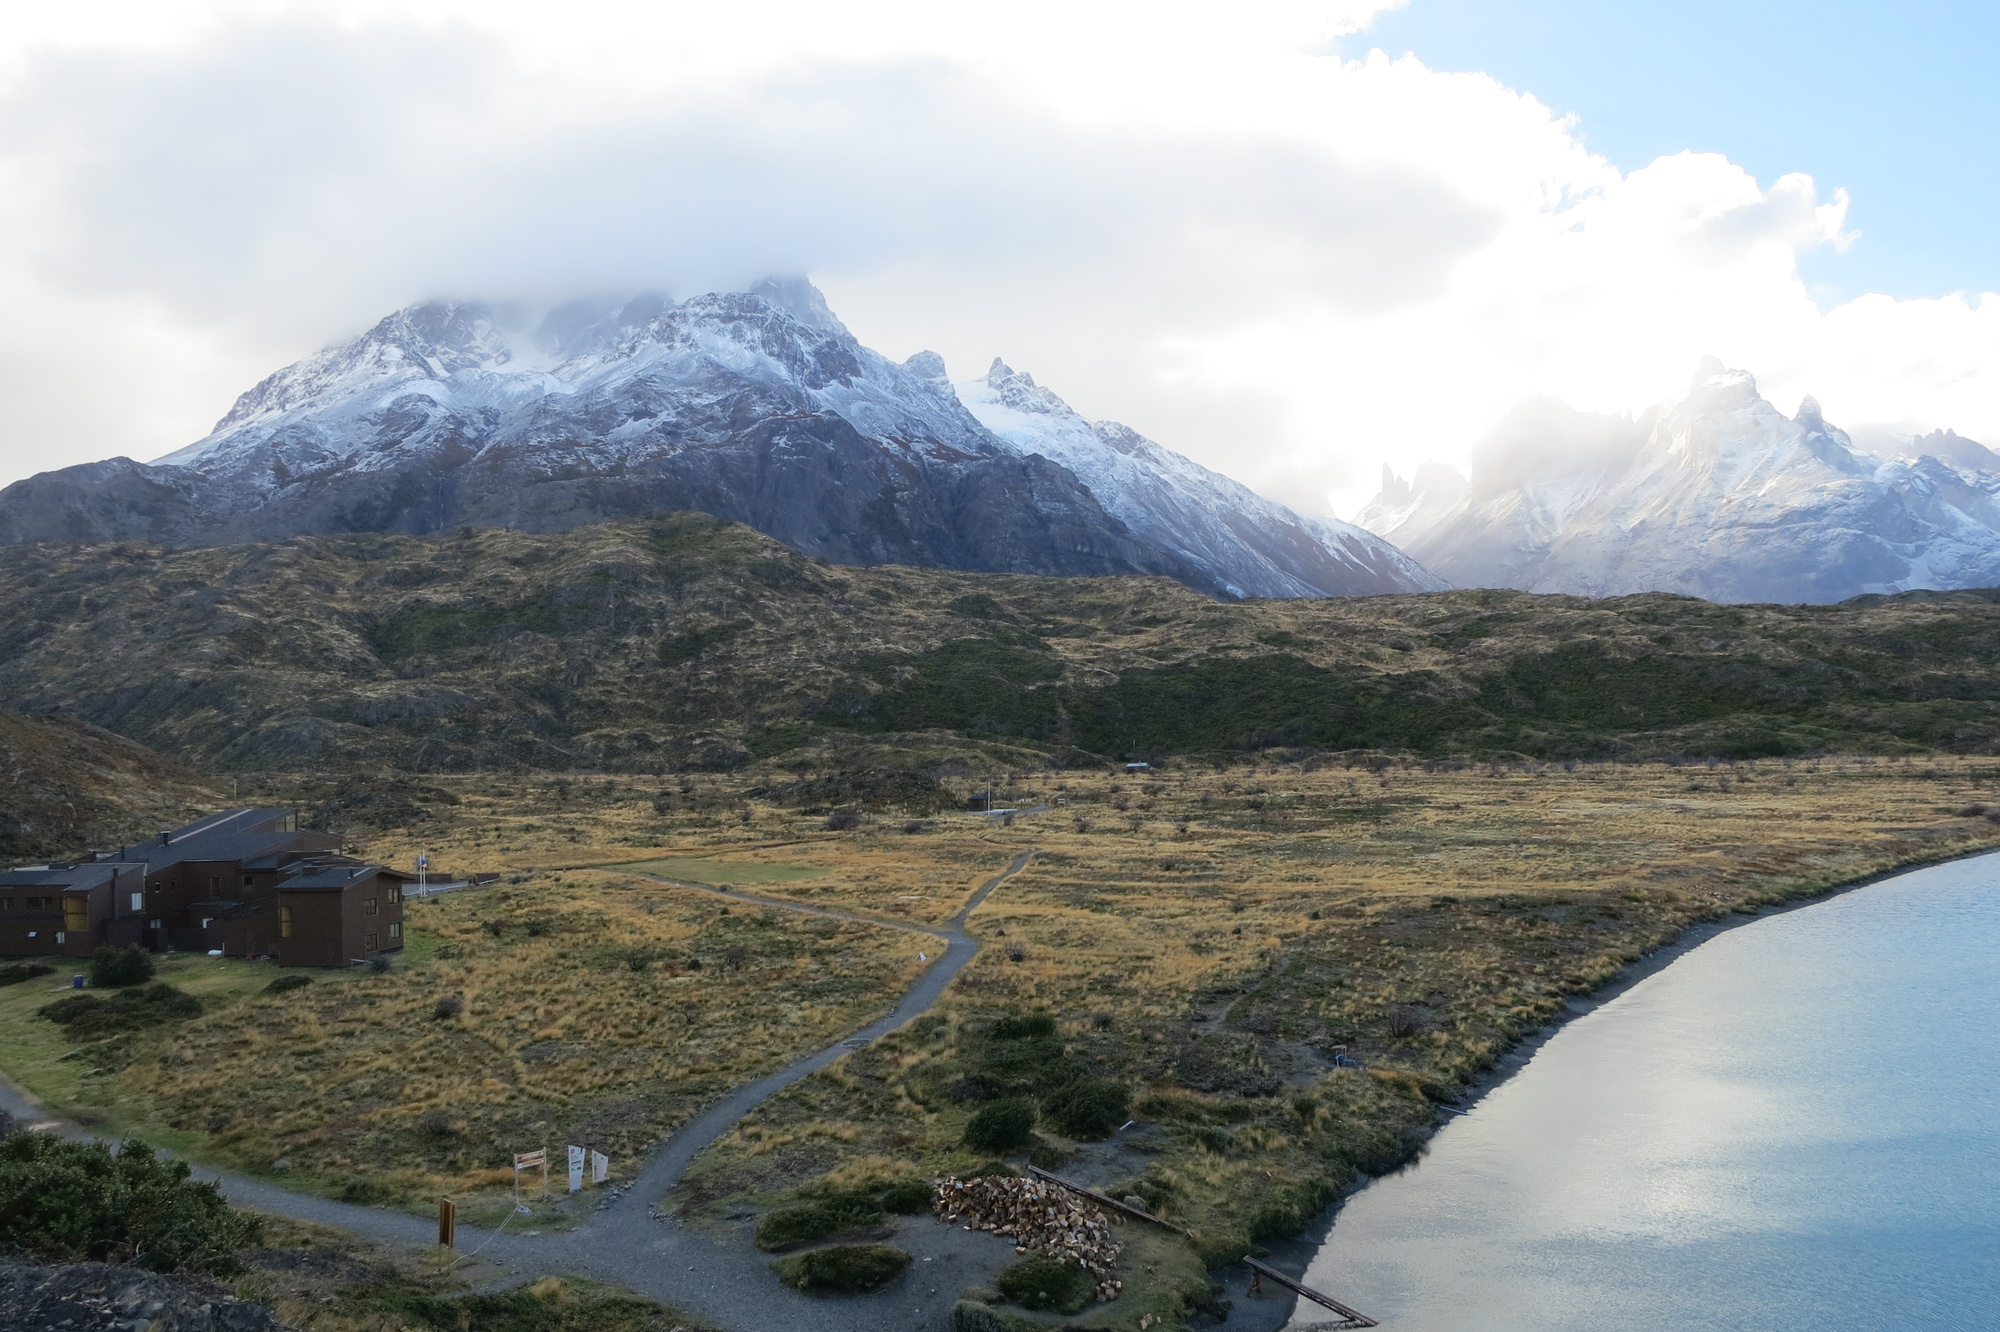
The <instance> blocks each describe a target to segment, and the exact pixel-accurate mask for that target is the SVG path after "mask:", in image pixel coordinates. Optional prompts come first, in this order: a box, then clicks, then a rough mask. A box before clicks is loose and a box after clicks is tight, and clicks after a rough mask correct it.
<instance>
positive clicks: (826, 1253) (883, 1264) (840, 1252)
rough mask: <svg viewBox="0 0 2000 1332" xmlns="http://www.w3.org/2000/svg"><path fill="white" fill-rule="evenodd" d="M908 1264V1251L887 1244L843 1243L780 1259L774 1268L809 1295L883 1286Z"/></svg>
mask: <svg viewBox="0 0 2000 1332" xmlns="http://www.w3.org/2000/svg"><path fill="white" fill-rule="evenodd" d="M909 1265H910V1255H909V1254H907V1253H904V1252H903V1251H902V1250H901V1249H898V1248H894V1247H892V1246H890V1245H887V1244H843V1245H839V1246H837V1247H835V1248H831V1249H809V1250H807V1251H806V1252H805V1253H799V1254H793V1255H792V1256H791V1257H790V1258H780V1259H779V1260H778V1261H777V1262H775V1263H772V1264H771V1270H772V1271H773V1272H776V1273H777V1274H778V1280H780V1281H782V1282H784V1283H785V1284H786V1285H788V1286H790V1287H791V1288H792V1289H793V1290H801V1291H804V1292H805V1293H806V1294H808V1295H817V1294H821V1293H827V1292H830V1293H839V1294H862V1293H865V1292H867V1291H873V1290H880V1289H882V1287H884V1286H886V1285H888V1284H889V1283H890V1282H891V1281H894V1280H895V1279H896V1278H897V1277H898V1276H899V1275H901V1274H902V1271H903V1269H904V1268H906V1267H908V1266H909Z"/></svg>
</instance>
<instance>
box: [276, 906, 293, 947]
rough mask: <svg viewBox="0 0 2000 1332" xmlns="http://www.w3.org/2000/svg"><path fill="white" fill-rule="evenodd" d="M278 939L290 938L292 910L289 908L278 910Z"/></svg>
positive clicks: (282, 907) (283, 907) (284, 907)
mask: <svg viewBox="0 0 2000 1332" xmlns="http://www.w3.org/2000/svg"><path fill="white" fill-rule="evenodd" d="M278 937H279V938H280V939H289V938H291V937H292V909H291V908H290V907H287V906H281V907H279V908H278Z"/></svg>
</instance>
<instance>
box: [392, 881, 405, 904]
mask: <svg viewBox="0 0 2000 1332" xmlns="http://www.w3.org/2000/svg"><path fill="white" fill-rule="evenodd" d="M402 900H403V890H402V889H401V888H400V887H398V886H397V885H395V884H390V885H389V905H391V906H394V905H395V904H396V903H398V902H400V901H402Z"/></svg>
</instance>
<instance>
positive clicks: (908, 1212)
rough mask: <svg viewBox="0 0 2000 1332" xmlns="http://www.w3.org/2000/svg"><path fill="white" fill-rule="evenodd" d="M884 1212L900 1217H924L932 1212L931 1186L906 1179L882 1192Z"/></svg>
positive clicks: (916, 1180)
mask: <svg viewBox="0 0 2000 1332" xmlns="http://www.w3.org/2000/svg"><path fill="white" fill-rule="evenodd" d="M881 1203H882V1210H883V1211H885V1212H894V1213H896V1214H897V1215H898V1216H922V1215H923V1214H924V1213H925V1212H928V1211H930V1210H931V1186H930V1185H929V1184H927V1183H925V1182H924V1181H923V1180H921V1179H906V1180H902V1181H900V1182H899V1183H895V1184H891V1185H889V1186H888V1187H887V1188H885V1189H883V1190H882V1193H881Z"/></svg>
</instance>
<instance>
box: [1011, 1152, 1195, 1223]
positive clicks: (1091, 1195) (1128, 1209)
mask: <svg viewBox="0 0 2000 1332" xmlns="http://www.w3.org/2000/svg"><path fill="white" fill-rule="evenodd" d="M1028 1173H1030V1174H1032V1175H1034V1176H1035V1177H1036V1178H1037V1179H1045V1180H1047V1181H1048V1182H1049V1183H1051V1184H1055V1185H1057V1186H1059V1187H1061V1188H1065V1189H1068V1190H1069V1191H1070V1192H1071V1193H1080V1194H1082V1195H1083V1196H1084V1197H1086V1198H1088V1199H1090V1200H1091V1201H1092V1202H1099V1203H1103V1204H1104V1205H1105V1206H1106V1207H1109V1208H1111V1209H1112V1210H1113V1211H1115V1212H1123V1213H1125V1215H1127V1216H1136V1217H1138V1218H1139V1219H1140V1220H1141V1221H1151V1222H1152V1223H1153V1224H1154V1225H1156V1226H1165V1227H1166V1228H1167V1229H1168V1230H1171V1231H1173V1232H1174V1233H1175V1234H1176V1235H1185V1234H1187V1232H1186V1231H1185V1230H1182V1229H1181V1228H1180V1227H1179V1226H1177V1225H1175V1224H1174V1223H1173V1222H1171V1221H1162V1220H1160V1218H1159V1217H1157V1216H1154V1215H1153V1214H1152V1213H1151V1212H1144V1211H1141V1210H1139V1209H1138V1208H1137V1207H1133V1206H1131V1205H1129V1204H1127V1203H1122V1202H1119V1201H1118V1200H1117V1199H1116V1198H1113V1197H1111V1196H1109V1195H1108V1194H1103V1193H1099V1192H1098V1191H1097V1190H1096V1189H1087V1188H1085V1187H1084V1186H1083V1185H1081V1184H1072V1183H1070V1182H1069V1181H1068V1180H1066V1179H1064V1178H1063V1177H1062V1176H1061V1175H1052V1174H1050V1173H1049V1172H1048V1171H1046V1170H1044V1169H1042V1168H1041V1167H1040V1166H1029V1167H1028Z"/></svg>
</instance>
